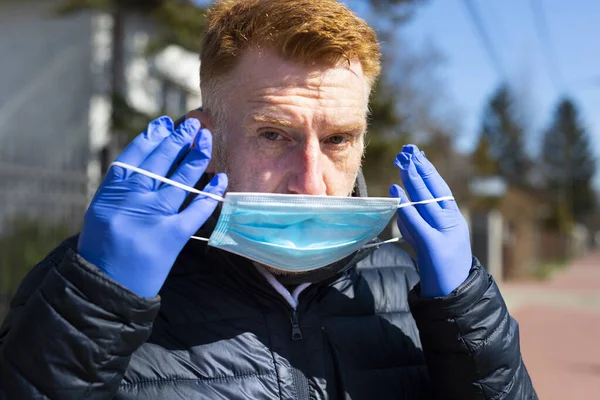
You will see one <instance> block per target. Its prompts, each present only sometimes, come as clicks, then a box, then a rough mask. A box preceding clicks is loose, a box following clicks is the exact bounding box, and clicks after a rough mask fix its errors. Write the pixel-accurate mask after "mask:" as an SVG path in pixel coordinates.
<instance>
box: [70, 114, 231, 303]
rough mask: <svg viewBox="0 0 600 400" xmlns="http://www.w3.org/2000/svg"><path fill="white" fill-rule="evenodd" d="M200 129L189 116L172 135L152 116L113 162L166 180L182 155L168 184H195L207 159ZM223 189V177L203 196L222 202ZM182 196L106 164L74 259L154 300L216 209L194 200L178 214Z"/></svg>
mask: <svg viewBox="0 0 600 400" xmlns="http://www.w3.org/2000/svg"><path fill="white" fill-rule="evenodd" d="M199 129H200V123H199V122H198V120H197V119H195V118H189V119H187V120H185V121H184V122H183V123H182V124H181V125H180V126H179V127H178V129H176V130H175V129H174V126H173V121H172V120H171V119H170V118H168V117H161V118H158V119H156V120H154V121H152V122H151V123H150V124H149V125H148V129H147V130H146V131H145V132H144V133H142V134H140V135H139V136H138V137H136V138H135V139H134V140H133V142H132V143H131V144H130V145H129V146H128V147H127V148H126V149H125V150H124V151H123V153H121V155H119V157H117V161H120V162H122V163H126V164H129V165H132V166H134V167H138V168H141V169H144V170H147V171H150V172H152V173H154V174H157V175H161V176H165V175H166V174H167V173H168V172H169V171H170V170H171V168H172V166H173V165H174V164H175V163H177V162H178V161H179V160H180V158H181V157H182V155H185V154H186V153H187V155H185V158H184V159H183V161H182V162H181V163H180V164H179V165H178V167H177V169H176V170H175V172H173V174H172V175H171V176H169V178H170V179H172V180H174V181H177V182H179V183H182V184H184V185H188V186H194V185H195V184H196V182H198V180H199V179H200V177H201V176H202V174H203V173H204V170H205V169H206V167H207V165H208V163H209V161H210V158H211V153H212V136H211V134H210V132H209V131H208V130H206V129H201V130H200V131H198V130H199ZM192 144H194V146H192ZM191 147H193V148H192V149H191V150H190V148H191ZM188 151H189V153H188ZM226 187H227V176H226V175H224V174H218V175H216V176H215V177H214V178H213V180H212V181H211V182H210V183H209V184H208V185H207V186H206V187H205V188H204V191H206V192H209V193H213V194H216V195H218V196H221V195H222V194H223V193H224V192H225V189H226ZM186 196H187V192H186V191H184V190H182V189H179V188H176V187H174V186H171V185H168V184H162V183H161V182H160V181H157V180H155V179H152V178H149V177H147V176H144V175H141V174H138V173H135V172H130V171H128V170H125V169H123V168H121V167H118V166H114V165H113V166H111V168H110V170H109V171H108V173H107V175H106V177H105V178H104V181H103V182H102V184H101V185H100V188H99V189H98V191H97V192H96V195H95V196H94V198H93V200H92V202H91V204H90V206H89V208H88V210H87V211H86V213H85V217H84V221H83V229H82V231H81V235H80V238H79V243H78V252H79V254H81V256H83V257H84V258H85V259H86V260H87V261H89V262H91V263H93V264H94V265H96V266H97V267H98V268H99V269H100V270H101V271H103V272H104V273H105V274H106V275H108V276H109V277H111V278H112V279H113V280H115V281H117V282H118V283H120V284H122V285H123V286H125V287H126V288H128V289H130V290H131V291H133V292H134V293H137V294H138V295H140V296H142V297H154V296H156V295H157V294H158V291H159V290H160V288H161V287H162V285H163V283H164V282H165V280H166V279H167V275H168V274H169V271H170V270H171V267H172V266H173V263H174V262H175V259H176V258H177V256H178V255H179V253H180V252H181V250H182V249H183V247H184V246H185V244H186V243H187V241H188V240H189V238H190V236H191V235H193V234H194V233H195V232H196V231H197V230H198V229H199V228H200V227H201V226H202V225H203V224H204V222H205V221H206V220H207V219H208V218H209V217H210V215H211V214H212V213H213V211H214V210H215V207H216V206H217V201H216V200H213V199H210V198H207V197H205V196H202V195H198V197H196V198H195V199H194V201H193V202H192V203H191V204H190V205H189V206H188V207H187V208H186V209H185V210H183V211H181V212H179V209H180V207H181V205H182V203H183V201H184V200H185V198H186Z"/></svg>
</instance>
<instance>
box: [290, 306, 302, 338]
mask: <svg viewBox="0 0 600 400" xmlns="http://www.w3.org/2000/svg"><path fill="white" fill-rule="evenodd" d="M290 321H291V322H292V340H301V339H302V331H301V330H300V322H298V312H297V311H296V310H292V316H291V318H290Z"/></svg>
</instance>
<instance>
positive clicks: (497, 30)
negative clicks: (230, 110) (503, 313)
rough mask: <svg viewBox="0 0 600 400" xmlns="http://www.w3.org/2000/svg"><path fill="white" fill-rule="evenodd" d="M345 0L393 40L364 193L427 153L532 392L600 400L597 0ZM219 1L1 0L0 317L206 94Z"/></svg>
mask: <svg viewBox="0 0 600 400" xmlns="http://www.w3.org/2000/svg"><path fill="white" fill-rule="evenodd" d="M346 3H347V4H348V5H349V6H350V7H351V8H352V9H354V10H355V11H356V12H357V13H358V14H359V15H360V16H362V17H363V18H365V19H366V20H367V21H368V22H369V23H370V24H371V25H372V26H373V27H374V28H376V30H377V31H378V34H379V38H380V41H381V43H382V48H383V52H384V60H383V62H384V68H383V76H382V77H381V79H380V81H379V82H378V85H377V87H376V90H375V92H374V94H373V99H372V117H371V121H370V129H369V133H368V140H369V146H368V148H367V153H366V159H365V163H364V169H363V171H364V174H365V176H366V179H367V183H368V185H369V194H370V195H371V196H387V191H388V187H389V185H390V184H391V183H394V182H397V181H398V173H397V170H396V168H395V167H393V164H392V163H393V160H394V157H395V155H396V153H397V152H398V151H399V150H400V149H401V147H402V145H403V144H406V143H416V144H417V145H419V146H420V147H421V148H422V149H424V150H425V152H426V154H427V156H428V158H429V159H430V160H432V161H433V163H434V164H435V165H436V166H437V168H438V170H439V171H440V173H441V174H442V176H443V177H444V178H445V179H446V181H447V182H448V183H449V185H450V187H451V188H452V190H453V192H454V195H455V197H456V198H457V201H458V202H459V204H460V206H461V210H462V212H463V213H464V215H465V217H466V218H467V220H468V221H469V223H470V227H471V231H472V246H473V252H474V254H475V255H476V256H477V257H478V258H480V259H481V261H482V262H483V264H484V265H485V266H486V268H487V269H488V271H489V272H490V273H492V274H493V276H494V277H495V279H496V280H497V281H498V282H500V284H501V285H502V290H503V293H504V295H505V298H506V301H507V304H508V305H509V308H511V312H512V313H513V315H514V316H515V318H517V320H518V321H519V323H520V325H521V331H522V332H521V334H522V346H523V353H524V357H525V361H526V364H527V365H528V367H529V368H530V370H531V374H532V376H533V378H534V384H536V386H537V387H538V392H540V393H539V394H540V395H541V394H542V393H544V395H543V396H542V395H541V396H540V397H541V398H544V399H547V398H548V399H550V398H557V399H559V398H564V397H561V396H563V394H561V393H562V392H560V390H565V391H566V392H564V393H567V394H569V395H574V394H576V393H581V394H582V397H585V398H592V397H594V396H591V397H590V395H591V394H596V393H598V396H599V397H598V398H600V383H598V382H600V379H599V378H600V363H598V361H597V360H598V359H600V350H599V346H598V345H597V344H596V343H595V342H594V340H592V339H590V338H591V337H592V336H595V337H598V335H599V334H600V297H599V296H600V272H599V271H600V254H599V253H597V252H596V251H595V249H598V248H600V233H599V232H600V206H599V201H600V196H599V195H598V193H599V191H600V173H598V169H599V164H598V161H597V159H598V155H599V154H600V109H599V107H598V105H599V104H600V52H598V40H597V38H598V37H600V25H599V24H598V20H599V19H600V2H597V1H594V0H573V1H569V2H565V1H561V0H364V1H359V0H347V1H346ZM209 4H210V1H202V0H197V1H191V0H187V1H186V0H120V1H117V0H20V1H17V0H0V54H2V56H1V57H0V320H1V319H2V316H3V313H4V312H5V311H6V309H7V307H8V306H9V302H10V299H11V298H12V296H13V295H14V293H15V291H16V289H17V287H18V284H19V282H20V281H21V279H22V278H23V276H24V275H25V274H26V273H27V271H28V270H29V269H31V268H32V267H33V266H34V265H35V264H36V263H37V262H39V261H40V260H41V259H42V258H43V257H44V256H45V255H46V254H47V252H48V251H50V250H51V249H52V248H53V247H55V246H56V245H57V244H58V243H59V242H60V241H62V240H63V239H64V238H66V237H67V236H69V235H71V234H74V233H76V232H78V230H79V229H80V226H81V221H82V216H83V213H84V212H85V209H86V207H87V204H88V202H89V201H90V199H91V197H92V196H93V194H94V191H95V190H96V188H97V186H98V184H99V182H100V181H101V179H102V176H103V174H104V173H105V171H106V169H107V166H108V165H109V164H110V162H111V161H112V160H113V159H114V157H115V156H116V155H117V154H118V153H119V152H120V150H121V149H122V148H123V147H124V146H125V145H126V144H127V143H128V142H129V141H130V140H131V139H132V138H133V137H135V136H136V135H137V134H138V133H140V132H142V131H143V130H144V128H145V126H146V124H147V123H148V122H149V121H150V120H151V119H153V118H155V117H156V116H159V115H165V114H166V115H169V116H171V117H173V118H177V117H179V116H180V115H182V114H184V113H185V112H186V111H188V110H191V109H194V108H197V107H199V106H200V105H201V104H202V98H201V93H199V90H198V88H199V78H198V68H199V61H198V56H197V53H198V48H199V43H200V37H201V35H202V31H203V26H204V21H205V20H204V9H205V8H206V7H207V6H208V5H209ZM385 234H386V235H388V236H391V235H398V232H397V229H395V228H394V224H390V227H389V229H388V230H387V232H386V233H385ZM553 318H554V319H553ZM573 318H574V319H573ZM581 324H583V325H581ZM584 325H585V326H586V328H585V329H584V328H583V326H584ZM578 326H581V327H580V328H577V327H578ZM565 329H567V331H565ZM553 334H554V335H555V339H553V337H552V335H553ZM569 335H571V336H569ZM585 335H588V336H585ZM543 338H547V339H543ZM545 340H546V341H545ZM578 346H579V347H578ZM560 349H562V351H563V352H564V354H563V353H561V352H560ZM577 349H579V350H577ZM548 357H550V358H548ZM552 357H554V358H552ZM565 365H567V366H568V367H565ZM569 379H571V380H569ZM553 385H554V386H553ZM557 386H558V387H559V389H557V388H556V387H557ZM578 390H580V392H578ZM594 390H595V391H594ZM546 393H547V394H546ZM552 396H555V397H552ZM557 396H558V397H557Z"/></svg>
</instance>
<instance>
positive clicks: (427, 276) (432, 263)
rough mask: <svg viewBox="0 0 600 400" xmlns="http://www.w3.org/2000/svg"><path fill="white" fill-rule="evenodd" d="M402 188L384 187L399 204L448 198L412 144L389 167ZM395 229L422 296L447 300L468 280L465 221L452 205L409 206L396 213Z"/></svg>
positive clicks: (448, 202)
mask: <svg viewBox="0 0 600 400" xmlns="http://www.w3.org/2000/svg"><path fill="white" fill-rule="evenodd" d="M394 164H395V165H396V166H397V167H398V168H400V177H401V179H402V183H403V184H404V187H405V188H406V191H407V192H408V195H409V196H410V200H409V199H408V197H407V196H406V193H405V192H404V191H403V190H402V189H401V188H400V187H399V186H398V185H393V186H392V187H391V188H390V195H391V196H392V197H399V198H400V199H401V204H402V203H407V202H410V201H411V200H412V201H415V202H416V201H421V200H427V199H433V198H437V197H444V196H452V192H451V191H450V188H449V187H448V185H447V184H446V182H445V181H444V180H443V179H442V177H441V176H440V174H439V173H438V172H437V170H436V169H435V167H434V166H433V165H432V164H431V163H430V162H429V160H427V158H425V154H424V153H423V152H421V151H419V149H418V148H417V146H415V145H408V146H404V147H403V148H402V152H400V153H399V154H398V156H397V157H396V161H395V163H394ZM398 228H399V229H400V232H401V233H402V236H404V238H405V239H406V241H408V242H409V243H410V244H411V245H412V247H413V248H414V250H415V252H416V254H417V263H418V265H419V271H420V275H421V295H422V296H423V297H438V296H447V295H448V294H450V293H452V291H454V290H455V289H456V288H458V287H459V286H460V285H461V284H462V283H463V282H464V281H465V280H466V279H467V277H468V276H469V271H470V269H471V265H472V259H473V257H472V254H471V241H470V236H469V227H468V225H467V221H466V220H465V218H464V217H463V216H462V214H461V213H460V211H459V209H458V206H457V205H456V202H455V201H454V200H444V201H440V202H434V203H428V204H418V205H412V206H408V207H404V208H400V209H399V210H398Z"/></svg>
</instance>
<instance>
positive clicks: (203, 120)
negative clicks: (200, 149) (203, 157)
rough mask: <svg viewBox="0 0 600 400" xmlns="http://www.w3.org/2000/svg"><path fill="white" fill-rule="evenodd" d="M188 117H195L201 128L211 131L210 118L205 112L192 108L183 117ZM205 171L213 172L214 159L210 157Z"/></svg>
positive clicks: (211, 123)
mask: <svg viewBox="0 0 600 400" xmlns="http://www.w3.org/2000/svg"><path fill="white" fill-rule="evenodd" d="M188 118H196V119H197V120H198V121H200V124H201V125H202V128H206V129H208V130H209V131H210V132H211V133H212V130H213V122H212V118H211V117H210V115H208V114H207V113H206V112H204V111H201V110H192V111H190V112H188V113H187V114H186V115H185V119H188ZM213 156H214V151H213ZM206 172H210V173H215V168H214V160H213V159H212V158H211V160H210V163H209V164H208V166H207V167H206Z"/></svg>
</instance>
